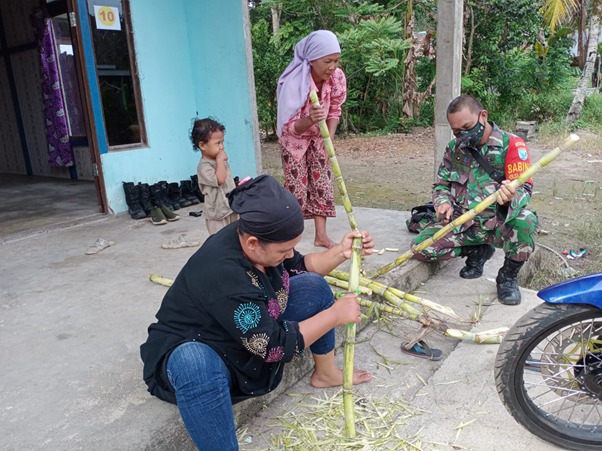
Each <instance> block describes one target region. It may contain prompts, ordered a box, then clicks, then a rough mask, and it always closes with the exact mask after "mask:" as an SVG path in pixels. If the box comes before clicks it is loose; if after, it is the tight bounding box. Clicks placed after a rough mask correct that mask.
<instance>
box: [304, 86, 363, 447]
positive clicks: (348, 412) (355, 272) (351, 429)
mask: <svg viewBox="0 0 602 451" xmlns="http://www.w3.org/2000/svg"><path fill="white" fill-rule="evenodd" d="M309 99H310V100H311V103H313V104H314V105H317V106H320V101H319V100H318V96H317V94H316V91H314V90H311V91H310V93H309ZM318 126H319V127H320V133H321V134H322V139H323V141H324V148H325V149H326V152H328V156H329V157H330V162H331V164H332V173H333V175H334V180H335V181H336V183H337V186H338V188H339V193H340V194H341V198H342V201H343V207H344V208H345V211H346V212H347V219H348V220H349V225H350V226H351V230H353V231H354V232H359V229H358V227H357V221H356V220H355V216H354V215H353V209H352V207H351V201H350V200H349V195H348V194H347V187H346V186H345V181H344V180H343V175H342V174H341V167H340V166H339V162H338V160H337V156H336V154H335V153H334V146H333V145H332V139H331V137H330V132H329V131H328V126H327V125H326V121H325V120H321V121H320V122H319V123H318ZM361 259H362V239H361V238H354V239H353V244H352V250H351V262H350V268H349V291H350V292H354V291H356V290H357V289H358V288H359V285H360V280H359V278H360V268H361V264H362V260H361ZM354 351H355V324H348V325H347V328H346V333H345V347H344V351H343V354H344V357H343V360H344V366H343V409H344V412H345V432H346V434H347V437H349V438H353V437H355V412H354V405H353V366H354V364H353V360H354V358H353V357H354V356H353V355H354Z"/></svg>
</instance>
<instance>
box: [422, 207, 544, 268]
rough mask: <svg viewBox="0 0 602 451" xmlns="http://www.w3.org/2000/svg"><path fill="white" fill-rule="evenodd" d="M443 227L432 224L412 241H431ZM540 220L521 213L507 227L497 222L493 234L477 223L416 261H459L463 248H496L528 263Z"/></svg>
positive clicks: (441, 241) (437, 244)
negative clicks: (453, 259)
mask: <svg viewBox="0 0 602 451" xmlns="http://www.w3.org/2000/svg"><path fill="white" fill-rule="evenodd" d="M442 227H443V225H441V224H440V223H436V222H431V223H428V224H426V225H425V227H424V228H423V229H422V231H421V232H420V233H419V234H418V235H417V236H416V237H415V238H414V239H413V240H412V245H415V244H419V243H422V242H423V241H424V240H426V239H428V238H430V237H432V236H433V235H434V234H435V233H437V232H438V231H439V230H441V228H442ZM536 228H537V216H536V215H535V214H534V213H533V212H531V211H529V210H522V211H521V212H520V214H519V215H518V216H517V217H516V218H514V219H512V220H510V221H508V222H507V223H504V222H503V221H498V222H497V224H496V226H495V227H494V228H493V230H490V229H487V228H484V227H483V226H482V225H481V224H480V223H479V222H478V221H475V222H474V223H473V225H472V226H470V227H469V228H468V229H466V230H464V231H462V232H460V233H455V231H454V230H452V231H451V232H450V233H449V234H448V235H447V236H445V237H443V238H441V239H439V240H438V241H435V242H434V243H433V245H432V246H430V247H427V248H426V249H425V250H423V251H422V252H419V253H417V254H416V255H415V256H414V258H416V259H417V260H421V261H437V260H449V259H451V258H454V257H458V256H459V255H460V252H461V251H462V247H463V246H476V245H478V244H493V245H494V246H495V247H497V248H501V249H503V250H504V254H506V257H508V258H510V259H512V260H515V261H526V260H527V259H528V258H529V255H531V253H532V252H533V250H534V248H535V235H536V233H537V232H536Z"/></svg>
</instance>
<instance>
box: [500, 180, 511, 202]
mask: <svg viewBox="0 0 602 451" xmlns="http://www.w3.org/2000/svg"><path fill="white" fill-rule="evenodd" d="M499 191H500V193H499V196H498V198H497V203H498V204H500V205H506V204H507V203H508V202H510V201H511V200H512V198H513V197H514V194H516V188H514V186H512V185H511V184H510V180H503V181H502V184H501V185H500V190H499Z"/></svg>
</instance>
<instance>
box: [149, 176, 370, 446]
mask: <svg viewBox="0 0 602 451" xmlns="http://www.w3.org/2000/svg"><path fill="white" fill-rule="evenodd" d="M229 201H230V207H231V208H232V210H233V211H234V212H236V213H238V214H239V215H240V219H239V220H238V221H236V222H234V223H232V224H229V225H228V226H226V227H225V228H223V229H221V230H220V231H219V232H217V233H216V234H214V235H212V236H210V237H209V238H208V239H207V241H205V243H204V244H203V246H202V247H201V248H200V249H199V250H198V251H197V252H196V253H195V254H194V255H193V256H192V257H191V258H190V260H188V262H187V263H186V265H185V266H184V268H182V270H181V271H180V274H178V276H177V277H176V279H175V280H174V283H173V285H172V286H171V287H170V288H169V290H168V291H167V293H166V294H165V297H164V298H163V302H162V304H161V307H160V309H159V311H158V312H157V315H156V317H157V322H156V323H153V324H151V325H150V327H149V328H148V339H147V341H146V343H144V344H143V345H142V346H141V347H140V354H141V357H142V361H143V362H144V381H145V382H146V383H147V385H148V390H149V391H150V392H151V393H152V394H153V395H155V396H157V397H159V398H161V399H163V400H165V401H169V402H172V403H176V404H177V405H178V408H179V410H180V414H181V415H182V419H183V421H184V424H185V425H186V428H187V429H188V432H189V433H190V436H191V438H192V440H193V441H194V442H195V444H196V445H197V446H198V447H199V449H203V450H230V449H238V445H237V442H236V428H235V424H234V417H233V412H232V404H233V403H235V402H238V401H242V400H244V399H247V398H250V397H255V396H261V395H264V394H266V393H268V392H270V391H272V390H274V389H275V388H276V387H277V386H278V384H279V383H280V380H281V379H282V371H283V368H284V364H285V363H287V362H290V361H291V360H292V359H293V358H295V357H296V356H299V355H300V353H302V352H303V350H304V349H305V348H306V347H309V348H310V349H311V352H312V355H313V358H314V363H315V368H314V371H313V373H312V375H311V377H310V382H311V384H312V385H313V386H314V387H332V386H336V385H341V384H342V383H343V374H342V371H341V370H340V369H339V368H338V367H337V366H336V363H335V359H334V346H335V332H334V328H335V327H336V326H341V325H344V324H350V323H358V322H359V321H360V308H359V304H358V301H357V296H356V295H355V294H348V295H345V296H343V297H341V298H340V299H338V300H337V301H335V300H334V298H333V295H332V291H331V289H330V286H329V285H328V284H327V283H326V281H325V280H324V278H323V275H325V274H327V273H328V272H329V271H331V270H332V269H334V268H335V267H337V266H338V265H340V264H341V263H343V262H344V261H345V260H347V259H348V258H350V257H351V243H352V241H353V238H354V237H359V236H360V235H359V234H357V233H354V232H349V233H347V234H346V235H345V236H344V237H343V240H342V241H341V242H340V243H339V244H337V245H336V246H333V247H332V248H330V249H328V250H326V251H322V252H317V253H313V254H307V255H305V256H303V255H301V254H300V253H299V252H297V251H296V250H295V246H296V245H297V244H298V243H299V240H300V239H301V233H302V232H303V215H302V214H301V208H300V207H299V204H298V202H297V200H296V199H295V197H294V196H293V195H292V194H291V193H290V192H288V191H287V190H285V189H284V188H283V187H282V186H281V185H280V184H279V183H278V182H277V181H276V180H275V179H274V178H273V177H270V176H266V175H262V176H259V177H256V178H255V179H253V180H251V181H247V182H244V183H243V184H241V185H239V186H238V187H236V188H235V189H234V190H233V191H232V192H231V194H230V195H229ZM361 237H362V241H363V248H364V251H363V253H364V254H366V255H367V254H370V253H371V252H372V250H371V248H372V247H373V244H372V238H371V237H370V235H369V234H368V233H367V232H363V233H362V234H361ZM371 378H372V376H371V374H370V373H368V372H367V371H355V373H354V376H353V383H354V384H357V383H362V382H367V381H369V380H370V379H371Z"/></svg>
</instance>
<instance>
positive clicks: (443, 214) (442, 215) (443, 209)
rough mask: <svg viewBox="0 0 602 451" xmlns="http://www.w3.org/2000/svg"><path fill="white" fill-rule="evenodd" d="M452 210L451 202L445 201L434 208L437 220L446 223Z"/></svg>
mask: <svg viewBox="0 0 602 451" xmlns="http://www.w3.org/2000/svg"><path fill="white" fill-rule="evenodd" d="M453 212H454V209H453V208H452V206H451V204H450V203H448V202H445V203H444V204H441V205H439V206H438V207H437V209H436V210H435V216H437V221H439V222H442V223H443V224H447V223H448V222H449V221H450V219H451V216H452V213H453Z"/></svg>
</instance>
